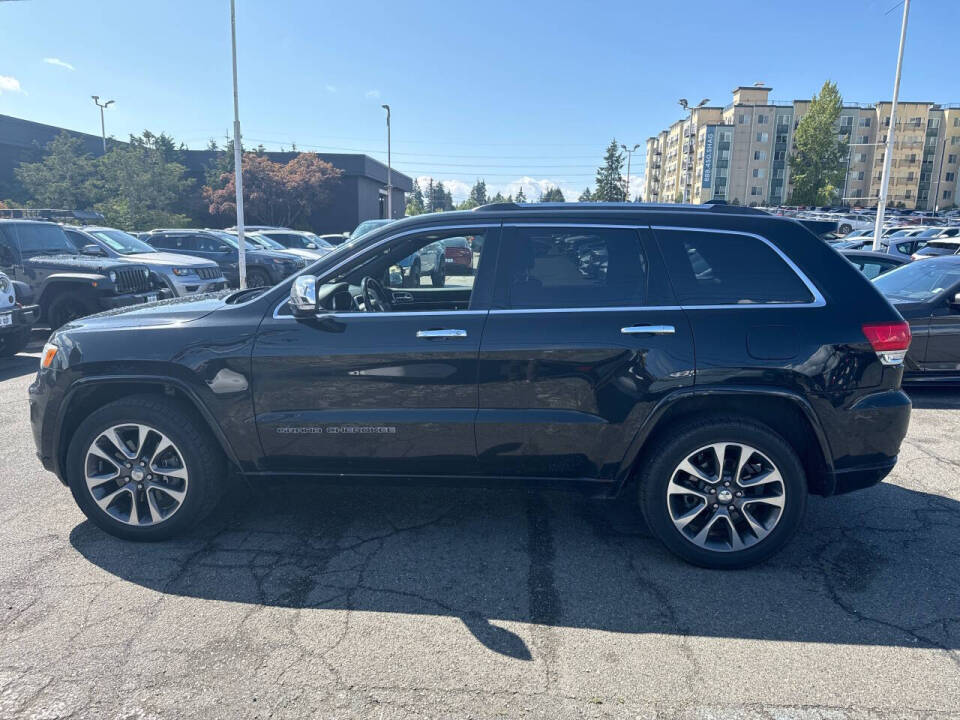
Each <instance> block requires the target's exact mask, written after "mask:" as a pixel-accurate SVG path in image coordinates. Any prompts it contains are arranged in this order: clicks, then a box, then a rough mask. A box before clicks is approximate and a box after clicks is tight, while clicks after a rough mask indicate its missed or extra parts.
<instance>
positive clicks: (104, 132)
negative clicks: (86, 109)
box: [90, 95, 113, 154]
mask: <svg viewBox="0 0 960 720" xmlns="http://www.w3.org/2000/svg"><path fill="white" fill-rule="evenodd" d="M90 97H92V98H93V102H95V103H96V104H97V107H98V108H100V135H101V137H102V138H103V152H104V154H106V152H107V126H106V124H105V122H104V119H103V111H104V110H106V109H107V108H108V107H110V106H111V105H113V100H107V101H106V102H105V103H103V104H102V105H101V104H100V96H99V95H91V96H90Z"/></svg>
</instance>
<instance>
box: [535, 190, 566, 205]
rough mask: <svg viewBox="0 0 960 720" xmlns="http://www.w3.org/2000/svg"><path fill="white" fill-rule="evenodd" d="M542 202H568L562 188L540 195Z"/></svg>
mask: <svg viewBox="0 0 960 720" xmlns="http://www.w3.org/2000/svg"><path fill="white" fill-rule="evenodd" d="M540 202H566V198H564V197H563V192H562V191H561V190H560V188H558V187H552V188H550V189H549V190H547V191H546V192H545V193H543V194H541V195H540Z"/></svg>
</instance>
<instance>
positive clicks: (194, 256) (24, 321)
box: [0, 219, 347, 356]
mask: <svg viewBox="0 0 960 720" xmlns="http://www.w3.org/2000/svg"><path fill="white" fill-rule="evenodd" d="M346 239H347V238H346V236H344V235H330V236H322V237H321V236H318V235H315V234H314V233H310V232H304V231H299V230H291V229H289V228H279V227H265V226H257V227H253V228H250V229H249V231H246V232H245V233H244V242H245V253H244V254H245V259H246V265H247V283H248V284H249V285H251V286H261V285H264V286H265V285H274V284H276V283H278V282H280V281H281V280H282V279H284V278H285V277H288V276H289V275H291V274H293V273H295V272H298V271H299V270H302V269H303V268H304V267H306V266H307V265H308V264H310V263H312V262H313V261H314V260H316V259H318V258H320V257H323V256H324V255H325V254H327V253H329V252H331V251H332V250H333V249H334V247H335V246H336V244H338V243H342V242H344V241H345V240H346ZM239 280H240V275H239V237H238V233H237V230H236V229H235V228H232V229H227V230H217V229H182V228H176V229H156V230H151V231H149V232H145V233H139V234H138V235H133V234H130V233H126V232H124V231H122V230H118V229H116V228H110V227H101V226H94V225H62V224H58V223H55V222H47V221H38V220H27V219H13V220H10V219H3V220H0V356H9V355H12V354H15V353H17V352H19V351H20V350H21V349H22V348H23V347H24V346H25V345H26V343H27V341H28V339H29V330H30V326H31V325H32V324H34V323H36V322H44V323H46V324H48V325H50V326H51V327H52V328H53V329H56V328H58V327H60V326H62V325H64V324H66V323H68V322H70V321H71V320H74V319H76V318H79V317H84V316H87V315H91V314H93V313H95V312H100V311H104V310H110V309H113V308H119V307H126V306H129V305H136V304H142V303H147V302H154V301H157V300H162V299H168V298H174V297H185V296H193V295H200V294H203V293H208V292H215V291H218V290H222V289H224V288H227V287H236V286H238V285H239Z"/></svg>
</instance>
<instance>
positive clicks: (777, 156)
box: [773, 150, 787, 162]
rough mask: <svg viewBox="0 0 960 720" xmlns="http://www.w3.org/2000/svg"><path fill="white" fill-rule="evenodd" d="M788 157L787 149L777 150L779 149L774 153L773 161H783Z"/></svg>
mask: <svg viewBox="0 0 960 720" xmlns="http://www.w3.org/2000/svg"><path fill="white" fill-rule="evenodd" d="M786 157H787V153H786V151H785V150H777V151H776V152H775V153H774V154H773V161H774V162H783V161H784V160H785V159H786Z"/></svg>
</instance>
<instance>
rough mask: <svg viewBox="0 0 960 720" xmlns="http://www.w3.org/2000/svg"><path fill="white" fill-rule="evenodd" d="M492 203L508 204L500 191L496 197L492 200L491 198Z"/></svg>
mask: <svg viewBox="0 0 960 720" xmlns="http://www.w3.org/2000/svg"><path fill="white" fill-rule="evenodd" d="M490 202H492V203H504V202H507V199H506V198H505V197H504V196H503V193H502V192H500V191H499V190H498V191H497V194H496V195H494V196H493V197H492V198H490Z"/></svg>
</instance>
